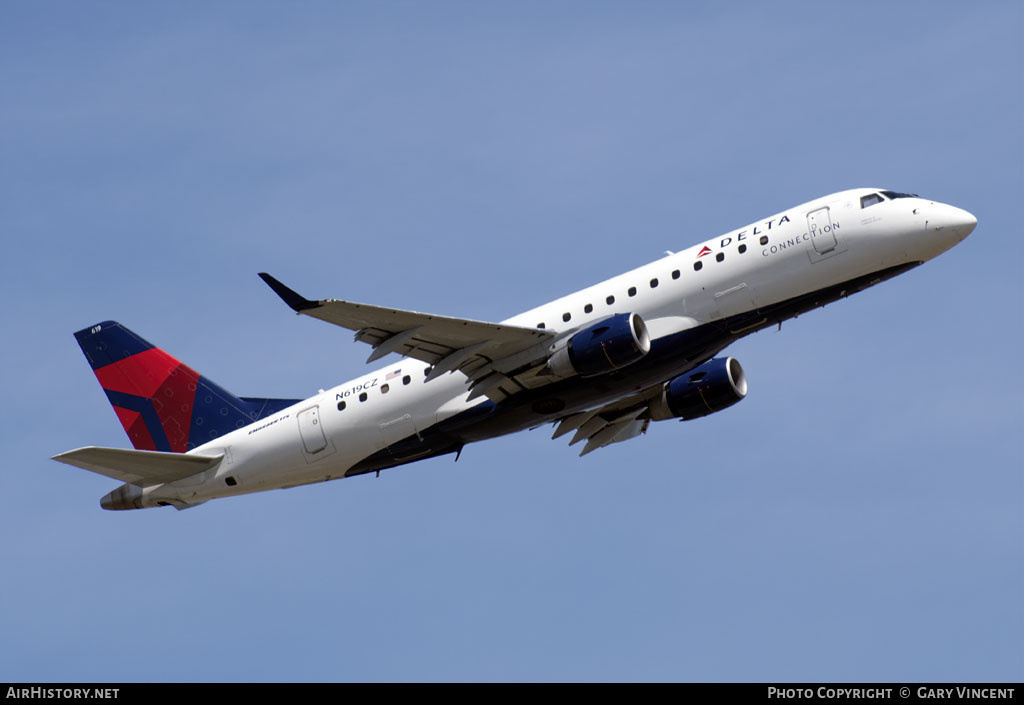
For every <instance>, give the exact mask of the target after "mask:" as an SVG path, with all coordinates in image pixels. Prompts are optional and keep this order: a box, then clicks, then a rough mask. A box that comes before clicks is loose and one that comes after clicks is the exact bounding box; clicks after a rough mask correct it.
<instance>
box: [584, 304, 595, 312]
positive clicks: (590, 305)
mask: <svg viewBox="0 0 1024 705" xmlns="http://www.w3.org/2000/svg"><path fill="white" fill-rule="evenodd" d="M593 310H594V305H593V304H587V305H586V306H584V307H583V313H590V312H591V311H593Z"/></svg>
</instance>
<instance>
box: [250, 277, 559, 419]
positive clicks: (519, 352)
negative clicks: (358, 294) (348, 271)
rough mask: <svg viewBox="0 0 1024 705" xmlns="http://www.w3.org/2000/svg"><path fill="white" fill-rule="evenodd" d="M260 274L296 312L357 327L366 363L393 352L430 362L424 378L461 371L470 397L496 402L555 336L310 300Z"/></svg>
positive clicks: (514, 386) (542, 356)
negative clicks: (368, 350) (366, 350)
mask: <svg viewBox="0 0 1024 705" xmlns="http://www.w3.org/2000/svg"><path fill="white" fill-rule="evenodd" d="M260 277H261V278H262V279H263V281H265V282H266V283H267V285H268V286H269V287H270V288H271V289H273V290H274V292H275V293H276V294H277V295H278V296H280V297H281V298H282V299H283V300H284V302H285V303H286V304H288V306H290V307H291V308H292V310H294V311H295V312H296V313H302V314H305V315H307V316H312V317H313V318H318V319H320V320H321V321H326V322H327V323H333V324H334V325H336V326H341V327H342V328H348V329H349V330H352V331H355V339H356V340H357V341H359V342H362V343H367V344H369V345H370V346H372V347H373V352H372V353H370V357H369V358H367V360H366V361H367V362H373V361H374V360H377V359H379V358H382V357H384V356H385V355H387V354H389V353H393V352H394V353H398V354H400V355H405V356H407V357H411V358H415V359H417V360H422V361H423V362H426V363H428V364H429V365H431V366H432V369H431V371H430V373H429V375H428V380H430V379H435V378H437V377H439V376H440V375H442V374H444V373H445V372H454V371H456V370H458V371H461V372H462V373H464V374H465V375H466V376H467V377H468V378H469V381H470V388H471V391H470V395H471V397H475V396H480V395H483V394H486V395H487V396H488V397H490V398H491V399H494V400H495V401H500V400H501V399H504V398H505V397H507V396H509V395H510V394H513V393H515V391H517V390H518V389H521V388H523V387H524V384H523V380H522V379H518V380H517V379H516V377H517V376H518V375H521V374H522V373H524V372H526V371H527V370H529V369H530V368H531V367H536V365H537V364H538V362H543V361H544V360H546V359H547V353H548V347H549V346H550V344H551V343H552V342H553V341H554V338H555V334H554V333H553V332H551V331H548V330H543V329H540V328H522V327H520V326H510V325H505V324H500V323H487V322H485V321H474V320H470V319H465V318H452V317H449V316H436V315H433V314H429V313H419V312H416V311H404V310H401V309H392V308H384V307H381V306H371V305H368V304H359V303H353V302H351V301H341V300H339V299H323V300H319V301H311V300H310V299H307V298H305V297H303V296H301V295H300V294H298V293H296V292H295V291H293V290H292V289H289V288H288V287H287V286H285V285H284V284H282V283H281V282H280V281H278V280H277V279H275V278H274V277H272V276H271V275H269V274H267V273H265V272H261V273H260ZM527 385H529V383H527Z"/></svg>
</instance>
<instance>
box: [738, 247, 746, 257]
mask: <svg viewBox="0 0 1024 705" xmlns="http://www.w3.org/2000/svg"><path fill="white" fill-rule="evenodd" d="M739 250H740V254H741V255H742V254H743V253H744V252H746V251H747V246H746V245H740V247H739Z"/></svg>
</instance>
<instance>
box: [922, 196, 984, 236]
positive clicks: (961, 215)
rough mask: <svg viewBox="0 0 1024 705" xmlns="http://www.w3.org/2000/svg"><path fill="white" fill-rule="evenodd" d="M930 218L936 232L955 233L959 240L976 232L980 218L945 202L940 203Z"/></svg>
mask: <svg viewBox="0 0 1024 705" xmlns="http://www.w3.org/2000/svg"><path fill="white" fill-rule="evenodd" d="M929 220H930V221H931V227H932V228H933V229H934V230H935V231H936V232H940V233H941V232H948V233H950V234H952V235H954V236H955V237H956V239H957V241H958V242H959V241H960V240H963V239H964V238H965V237H967V236H968V235H970V234H971V233H972V232H974V228H975V227H976V226H977V225H978V219H977V218H975V217H974V214H973V213H970V212H968V211H965V210H964V209H963V208H957V207H956V206H948V205H945V204H942V205H940V206H939V208H938V209H936V212H935V213H933V214H932V217H931V218H929Z"/></svg>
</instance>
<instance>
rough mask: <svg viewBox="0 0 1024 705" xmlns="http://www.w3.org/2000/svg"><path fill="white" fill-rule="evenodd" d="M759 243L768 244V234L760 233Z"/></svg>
mask: <svg viewBox="0 0 1024 705" xmlns="http://www.w3.org/2000/svg"><path fill="white" fill-rule="evenodd" d="M761 244H762V245H767V244H768V236H767V235H762V236H761Z"/></svg>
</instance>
